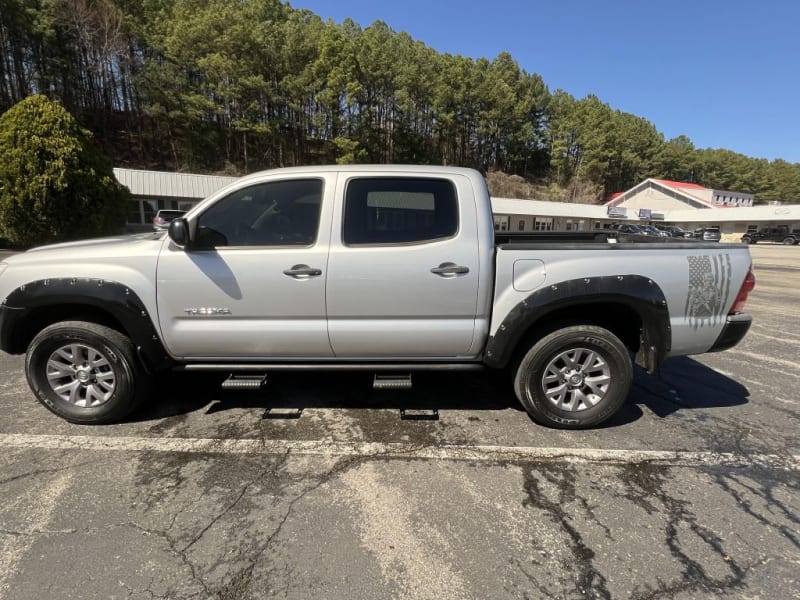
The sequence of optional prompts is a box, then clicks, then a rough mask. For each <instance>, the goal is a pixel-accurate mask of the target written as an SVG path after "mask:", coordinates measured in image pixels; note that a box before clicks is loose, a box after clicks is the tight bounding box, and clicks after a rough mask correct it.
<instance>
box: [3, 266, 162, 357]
mask: <svg viewBox="0 0 800 600" xmlns="http://www.w3.org/2000/svg"><path fill="white" fill-rule="evenodd" d="M69 304H74V305H83V306H91V307H94V308H98V309H100V310H102V311H104V312H107V313H108V314H110V315H111V316H112V317H114V319H116V320H117V321H118V322H119V323H120V324H121V325H122V327H123V328H124V329H125V333H127V335H128V336H130V338H131V340H132V341H133V343H134V345H135V346H136V351H137V352H138V354H139V357H140V358H141V359H142V363H143V365H144V367H145V369H146V370H147V371H148V372H155V371H160V370H162V369H164V368H166V367H167V366H169V365H170V364H171V363H172V359H171V358H170V356H169V355H168V353H167V351H166V350H165V348H164V345H163V344H162V343H161V338H160V337H159V335H158V332H157V331H156V328H155V322H154V321H153V319H152V318H151V316H150V313H149V312H148V311H147V308H146V307H145V305H144V303H143V302H142V300H141V298H139V296H138V295H137V294H136V293H135V292H134V291H133V290H132V289H131V288H130V287H128V286H126V285H125V284H122V283H119V282H117V281H109V280H106V279H93V278H86V277H80V278H78V277H59V278H52V279H39V280H37V281H31V282H29V283H26V284H25V285H22V286H20V287H18V288H17V289H15V290H14V291H13V292H11V293H10V294H9V295H8V296H7V297H6V299H5V301H4V303H3V306H2V308H3V311H2V319H0V349H2V350H4V351H5V352H9V353H19V352H24V348H23V349H20V348H18V347H17V346H18V344H17V343H16V342H15V330H16V329H17V327H18V326H20V325H24V321H25V319H26V317H28V316H30V314H31V313H32V312H33V311H34V310H37V309H39V308H43V307H48V306H53V307H56V306H58V305H69Z"/></svg>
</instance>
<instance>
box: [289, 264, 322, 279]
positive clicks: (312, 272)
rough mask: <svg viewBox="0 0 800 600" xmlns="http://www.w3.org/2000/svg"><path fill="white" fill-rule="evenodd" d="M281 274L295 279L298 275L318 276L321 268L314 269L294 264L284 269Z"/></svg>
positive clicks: (320, 273)
mask: <svg viewBox="0 0 800 600" xmlns="http://www.w3.org/2000/svg"><path fill="white" fill-rule="evenodd" d="M283 274H284V275H288V276H289V277H294V278H295V279H298V278H300V277H319V276H320V275H322V269H316V268H314V267H309V266H308V265H294V266H293V267H292V268H291V269H286V270H285V271H284V272H283Z"/></svg>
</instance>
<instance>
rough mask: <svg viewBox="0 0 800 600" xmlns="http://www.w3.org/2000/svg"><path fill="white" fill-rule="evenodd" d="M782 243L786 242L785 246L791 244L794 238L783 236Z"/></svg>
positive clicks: (793, 242)
mask: <svg viewBox="0 0 800 600" xmlns="http://www.w3.org/2000/svg"><path fill="white" fill-rule="evenodd" d="M783 243H784V244H786V245H787V246H792V245H793V244H795V243H796V240H795V239H794V238H793V237H789V236H787V237H785V238H783Z"/></svg>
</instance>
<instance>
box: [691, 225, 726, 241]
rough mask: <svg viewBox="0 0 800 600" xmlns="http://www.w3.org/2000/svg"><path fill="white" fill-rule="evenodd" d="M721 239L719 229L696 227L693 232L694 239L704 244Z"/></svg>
mask: <svg viewBox="0 0 800 600" xmlns="http://www.w3.org/2000/svg"><path fill="white" fill-rule="evenodd" d="M721 238H722V233H720V230H719V227H698V228H697V229H695V230H694V239H696V240H703V241H704V242H718V241H719V240H720V239H721Z"/></svg>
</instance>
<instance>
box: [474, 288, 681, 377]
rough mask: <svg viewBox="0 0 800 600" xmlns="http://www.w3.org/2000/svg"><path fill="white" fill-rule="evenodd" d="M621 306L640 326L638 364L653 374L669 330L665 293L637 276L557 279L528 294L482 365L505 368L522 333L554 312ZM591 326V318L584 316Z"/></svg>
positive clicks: (669, 339) (666, 351) (508, 317)
mask: <svg viewBox="0 0 800 600" xmlns="http://www.w3.org/2000/svg"><path fill="white" fill-rule="evenodd" d="M598 303H606V304H609V303H610V304H620V305H623V306H625V307H627V308H629V309H632V310H633V311H635V312H636V314H638V315H639V318H640V320H641V322H642V329H641V332H640V345H639V352H638V354H637V356H636V359H637V363H639V364H641V365H642V366H643V367H645V368H646V369H647V370H648V371H649V372H653V371H655V369H656V368H657V367H658V365H659V364H661V362H662V361H663V360H664V358H666V356H667V354H669V351H670V347H671V344H672V329H671V327H670V321H669V309H668V307H667V299H666V297H665V296H664V292H663V291H662V290H661V288H660V287H659V286H658V284H657V283H655V282H654V281H653V280H652V279H648V278H647V277H642V276H640V275H611V276H604V277H586V278H583V279H571V280H567V281H560V282H558V283H554V284H552V285H546V286H543V287H541V288H539V289H537V290H534V291H533V292H531V294H530V295H528V296H527V297H526V298H525V299H524V300H522V301H521V302H519V303H518V304H517V305H516V306H515V307H514V308H513V309H511V310H510V311H509V313H508V314H507V315H506V317H505V318H504V319H503V322H502V323H501V324H500V326H499V327H498V328H497V331H496V332H495V334H494V335H492V336H490V337H489V339H488V341H487V344H486V351H485V352H484V362H485V363H486V365H487V366H489V367H493V368H503V367H505V366H507V365H508V363H509V362H510V361H511V358H512V357H513V354H514V351H515V349H516V347H517V345H518V344H519V342H520V341H521V340H522V338H523V336H524V335H525V334H526V332H527V331H528V330H529V329H530V328H531V327H532V326H534V325H535V324H536V323H538V322H541V321H542V319H544V318H546V317H547V315H548V314H551V313H553V312H554V311H557V310H560V309H563V308H568V307H577V306H587V307H591V306H592V305H594V304H598ZM587 321H589V322H591V321H592V318H591V316H589V317H587Z"/></svg>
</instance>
